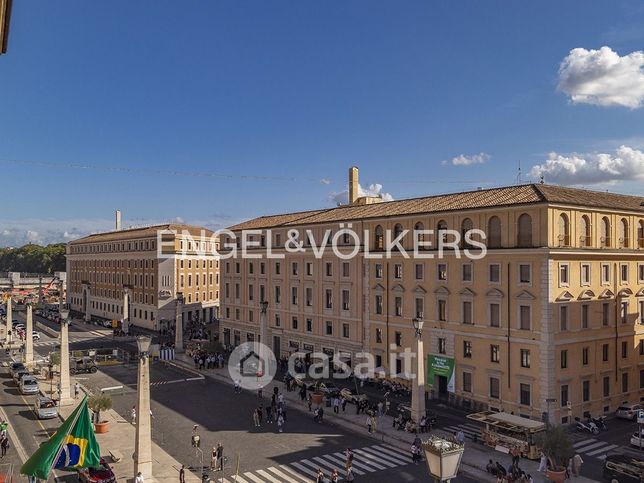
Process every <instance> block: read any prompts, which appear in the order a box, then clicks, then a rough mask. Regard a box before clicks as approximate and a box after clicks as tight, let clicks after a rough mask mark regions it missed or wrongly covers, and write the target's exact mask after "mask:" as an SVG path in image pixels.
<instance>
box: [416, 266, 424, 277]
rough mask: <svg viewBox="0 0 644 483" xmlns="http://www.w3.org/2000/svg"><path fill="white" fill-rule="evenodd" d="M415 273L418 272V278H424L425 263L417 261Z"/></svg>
mask: <svg viewBox="0 0 644 483" xmlns="http://www.w3.org/2000/svg"><path fill="white" fill-rule="evenodd" d="M415 274H416V280H422V279H423V264H422V263H417V264H416V266H415Z"/></svg>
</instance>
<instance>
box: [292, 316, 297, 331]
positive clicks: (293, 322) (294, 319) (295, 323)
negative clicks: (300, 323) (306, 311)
mask: <svg viewBox="0 0 644 483" xmlns="http://www.w3.org/2000/svg"><path fill="white" fill-rule="evenodd" d="M292 327H293V330H297V317H293V319H292Z"/></svg>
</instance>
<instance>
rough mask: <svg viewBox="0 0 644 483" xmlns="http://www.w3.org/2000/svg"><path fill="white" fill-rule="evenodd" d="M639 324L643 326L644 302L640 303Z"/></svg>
mask: <svg viewBox="0 0 644 483" xmlns="http://www.w3.org/2000/svg"><path fill="white" fill-rule="evenodd" d="M640 324H642V325H644V300H642V301H640Z"/></svg>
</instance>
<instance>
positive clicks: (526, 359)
mask: <svg viewBox="0 0 644 483" xmlns="http://www.w3.org/2000/svg"><path fill="white" fill-rule="evenodd" d="M521 367H530V350H529V349H521Z"/></svg>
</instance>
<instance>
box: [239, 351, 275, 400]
mask: <svg viewBox="0 0 644 483" xmlns="http://www.w3.org/2000/svg"><path fill="white" fill-rule="evenodd" d="M276 372H277V360H276V359H275V354H273V351H272V350H271V349H270V348H268V347H267V346H266V345H264V344H262V343H260V342H244V343H243V344H241V345H239V346H237V347H236V348H235V350H234V351H233V352H232V353H231V354H230V358H229V359H228V374H229V375H230V378H231V379H232V380H233V381H234V382H236V383H237V384H238V385H239V386H240V387H242V388H243V389H249V390H253V391H254V390H257V389H258V388H259V387H264V386H266V385H267V384H268V383H270V382H271V381H272V380H273V378H274V377H275V373H276Z"/></svg>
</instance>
